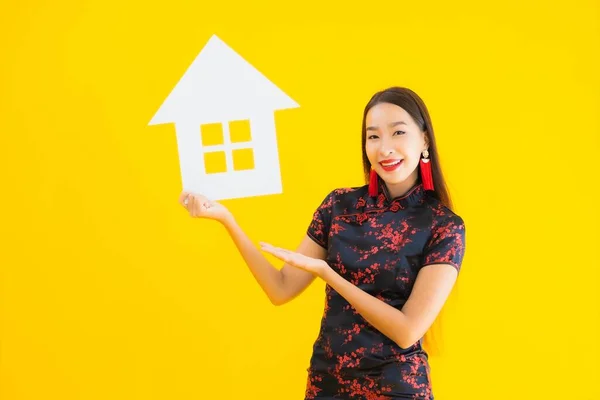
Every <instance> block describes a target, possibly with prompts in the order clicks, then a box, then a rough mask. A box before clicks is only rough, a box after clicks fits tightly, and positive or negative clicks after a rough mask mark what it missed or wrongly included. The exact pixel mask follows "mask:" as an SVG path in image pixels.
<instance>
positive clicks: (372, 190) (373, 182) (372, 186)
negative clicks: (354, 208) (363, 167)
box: [369, 168, 379, 197]
mask: <svg viewBox="0 0 600 400" xmlns="http://www.w3.org/2000/svg"><path fill="white" fill-rule="evenodd" d="M369 178H370V179H369V196H371V197H375V196H377V192H378V189H379V188H378V187H377V172H375V169H373V168H371V174H370V176H369Z"/></svg>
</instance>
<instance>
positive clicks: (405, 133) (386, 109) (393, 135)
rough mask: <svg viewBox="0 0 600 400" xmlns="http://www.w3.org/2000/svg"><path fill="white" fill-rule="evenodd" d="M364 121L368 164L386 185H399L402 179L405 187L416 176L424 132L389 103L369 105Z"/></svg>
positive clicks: (405, 114) (409, 117)
mask: <svg viewBox="0 0 600 400" xmlns="http://www.w3.org/2000/svg"><path fill="white" fill-rule="evenodd" d="M365 121H366V135H367V137H366V144H365V147H366V153H367V157H368V158H369V161H370V162H371V166H372V167H373V168H374V169H375V171H376V172H377V174H378V175H379V176H380V177H381V179H383V180H384V181H385V182H386V183H387V184H388V185H389V186H392V187H394V186H395V187H398V188H399V189H400V187H402V186H404V185H403V183H404V184H405V185H407V186H408V187H405V188H404V189H406V190H408V189H409V188H410V185H412V184H413V183H414V182H416V180H417V178H418V174H419V172H418V170H417V167H418V165H419V160H420V158H421V152H422V151H423V150H425V149H426V148H427V137H426V135H425V133H424V132H422V131H421V129H419V127H418V126H417V124H415V122H414V120H413V119H412V117H411V116H410V114H408V113H407V112H406V111H405V110H404V109H403V108H401V107H398V106H397V105H395V104H391V103H380V104H377V105H375V106H373V107H372V108H371V109H370V110H369V111H368V113H367V116H366V120H365ZM390 164H391V165H390ZM394 164H395V165H394Z"/></svg>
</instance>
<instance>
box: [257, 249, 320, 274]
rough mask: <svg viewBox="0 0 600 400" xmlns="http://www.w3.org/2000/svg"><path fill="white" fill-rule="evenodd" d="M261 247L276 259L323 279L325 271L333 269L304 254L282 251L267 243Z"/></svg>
mask: <svg viewBox="0 0 600 400" xmlns="http://www.w3.org/2000/svg"><path fill="white" fill-rule="evenodd" d="M260 246H261V248H262V250H263V251H265V252H267V253H269V254H272V255H274V256H275V257H277V258H279V259H280V260H282V261H285V262H286V263H288V264H290V265H292V266H294V267H297V268H301V269H303V270H305V271H308V272H310V273H312V274H313V275H316V276H318V277H320V278H323V276H324V274H325V271H327V269H328V268H331V267H330V266H329V264H327V263H326V262H325V260H321V259H318V258H312V257H308V256H305V255H304V254H300V253H297V252H295V251H291V250H287V249H282V248H281V247H275V246H273V245H271V244H269V243H265V242H260Z"/></svg>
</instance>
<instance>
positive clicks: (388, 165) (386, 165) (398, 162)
mask: <svg viewBox="0 0 600 400" xmlns="http://www.w3.org/2000/svg"><path fill="white" fill-rule="evenodd" d="M400 161H402V160H400ZM400 161H396V162H393V163H391V164H381V165H383V166H384V167H391V166H392V165H396V164H400Z"/></svg>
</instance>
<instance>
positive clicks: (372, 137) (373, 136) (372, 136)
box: [367, 135, 377, 139]
mask: <svg viewBox="0 0 600 400" xmlns="http://www.w3.org/2000/svg"><path fill="white" fill-rule="evenodd" d="M375 138H377V135H370V136H368V137H367V139H375Z"/></svg>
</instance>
